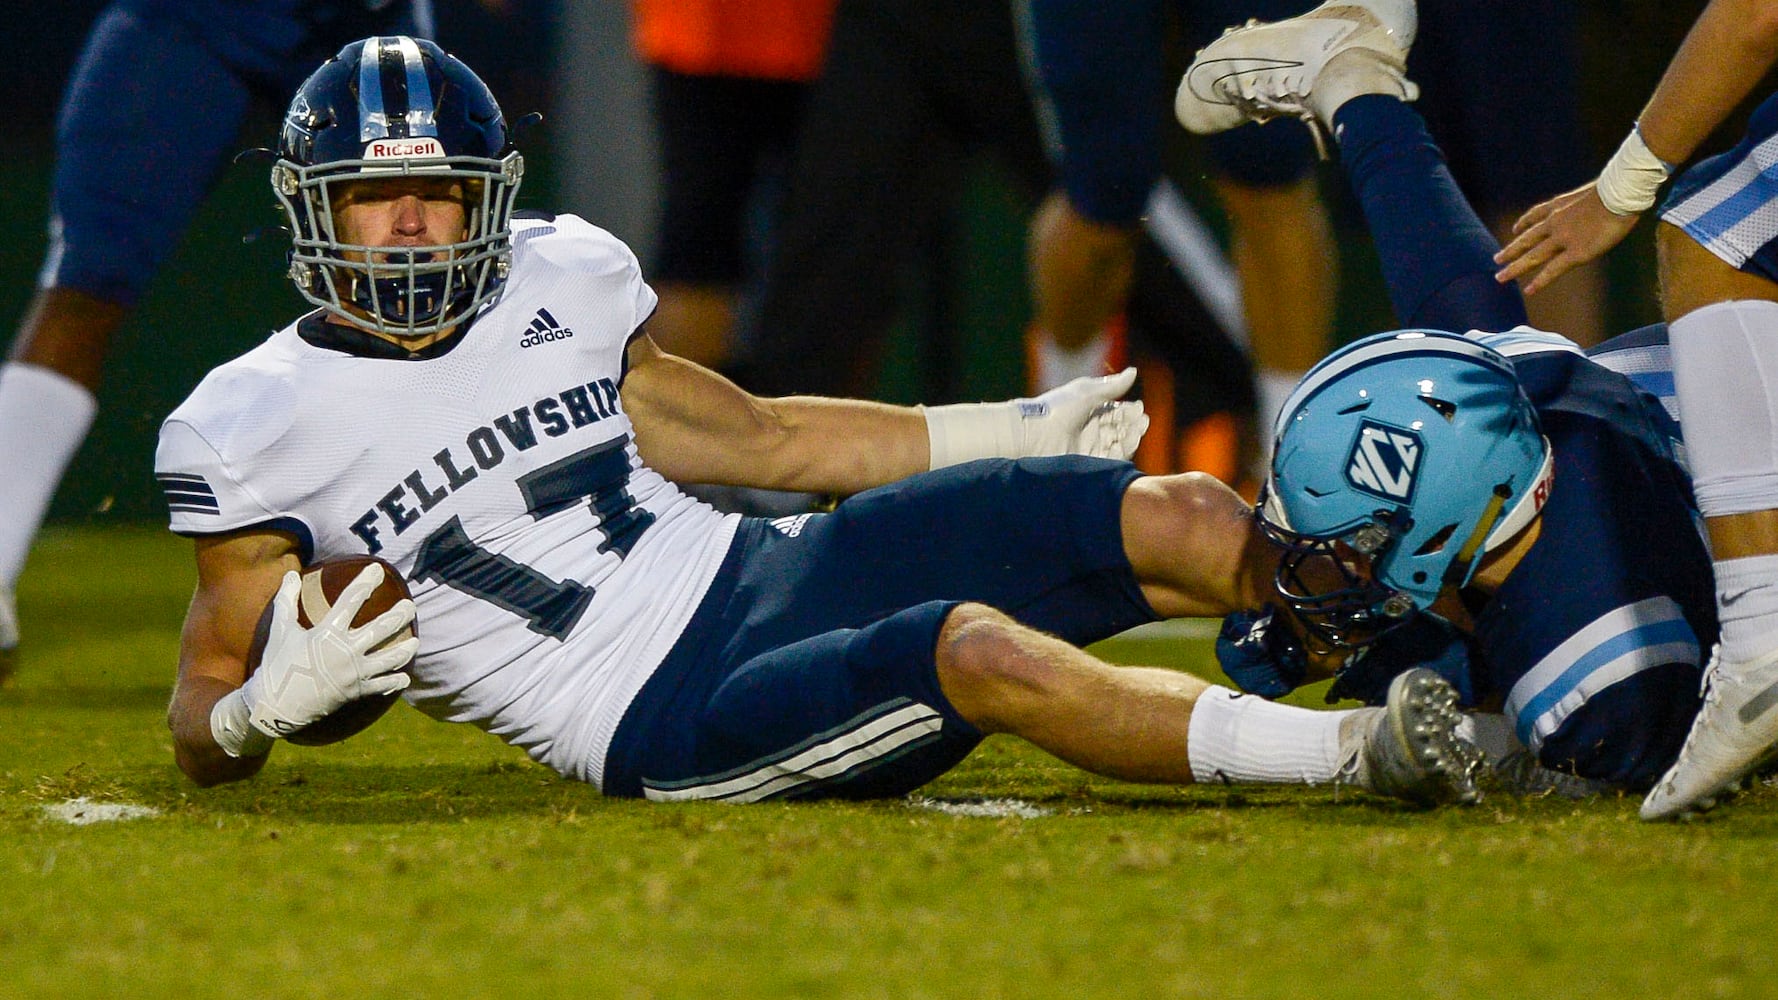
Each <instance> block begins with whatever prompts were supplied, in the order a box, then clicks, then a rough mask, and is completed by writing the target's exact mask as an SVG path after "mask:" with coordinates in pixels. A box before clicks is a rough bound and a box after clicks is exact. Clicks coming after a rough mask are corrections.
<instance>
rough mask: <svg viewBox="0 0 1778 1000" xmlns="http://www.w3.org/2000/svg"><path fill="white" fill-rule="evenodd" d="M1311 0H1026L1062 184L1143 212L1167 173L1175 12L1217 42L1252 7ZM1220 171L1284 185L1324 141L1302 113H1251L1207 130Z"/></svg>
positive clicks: (1200, 35) (1091, 209)
mask: <svg viewBox="0 0 1778 1000" xmlns="http://www.w3.org/2000/svg"><path fill="white" fill-rule="evenodd" d="M1313 6H1314V3H1313V0H1214V2H1191V3H1185V2H1181V0H1119V2H1117V3H1106V2H1104V0H1026V4H1025V9H1024V10H1023V11H1022V15H1023V16H1024V18H1025V21H1026V25H1027V28H1028V32H1029V35H1030V47H1031V49H1032V58H1033V60H1034V61H1035V63H1036V65H1035V67H1034V72H1035V75H1036V76H1037V78H1038V81H1039V82H1040V83H1041V84H1042V86H1041V87H1040V88H1038V92H1039V94H1040V106H1041V107H1040V117H1041V118H1042V120H1043V122H1044V125H1045V126H1046V130H1047V131H1048V136H1047V138H1048V140H1049V142H1050V144H1051V147H1052V154H1053V158H1054V159H1055V160H1056V161H1057V163H1058V164H1059V165H1060V169H1061V174H1062V186H1063V188H1064V189H1065V190H1067V192H1068V197H1069V200H1070V201H1071V202H1073V204H1074V205H1075V207H1076V208H1078V209H1080V211H1081V213H1082V214H1083V215H1085V216H1087V217H1088V218H1090V219H1093V220H1095V221H1097V222H1105V223H1132V222H1135V221H1136V220H1137V219H1139V218H1141V216H1142V211H1143V207H1144V206H1145V205H1146V204H1147V203H1148V193H1149V191H1150V189H1152V188H1153V187H1154V184H1155V181H1156V180H1157V179H1158V178H1159V177H1160V176H1161V153H1162V147H1163V141H1164V134H1165V133H1164V132H1163V129H1164V128H1170V127H1174V126H1173V116H1172V112H1171V108H1172V100H1173V88H1174V87H1176V86H1177V85H1178V83H1179V79H1178V76H1177V74H1176V73H1174V72H1172V71H1171V70H1170V68H1169V62H1168V45H1167V38H1168V29H1169V23H1168V21H1169V17H1170V16H1174V17H1175V21H1176V24H1175V27H1176V28H1177V30H1178V31H1180V32H1182V33H1183V34H1184V36H1185V37H1184V39H1183V40H1184V42H1185V43H1186V47H1185V51H1188V52H1189V51H1192V50H1194V49H1197V48H1199V47H1201V46H1203V45H1205V44H1208V43H1209V42H1210V41H1211V40H1212V39H1214V38H1215V37H1216V35H1217V34H1218V33H1220V32H1221V31H1222V30H1223V29H1224V28H1226V27H1227V26H1229V25H1231V24H1240V23H1242V22H1244V21H1246V20H1247V19H1248V18H1250V17H1257V18H1259V19H1261V20H1266V21H1275V20H1279V19H1281V18H1286V17H1292V16H1295V15H1297V14H1301V13H1303V12H1304V11H1306V10H1308V9H1309V8H1310V7H1313ZM1205 142H1206V148H1207V150H1208V152H1209V156H1210V159H1211V161H1212V162H1213V163H1214V164H1215V166H1216V169H1217V170H1218V172H1219V173H1221V174H1223V175H1224V176H1227V177H1229V178H1232V179H1233V180H1236V181H1239V182H1241V183H1243V184H1245V185H1247V186H1249V187H1275V186H1281V185H1285V184H1289V183H1291V182H1293V181H1296V180H1297V179H1299V178H1301V177H1303V176H1305V175H1306V174H1308V173H1309V171H1310V170H1311V169H1313V167H1314V165H1315V146H1314V141H1313V139H1312V138H1311V137H1310V135H1309V131H1308V129H1307V128H1305V127H1304V126H1303V124H1302V123H1301V122H1296V121H1283V122H1274V123H1272V124H1269V125H1266V126H1263V127H1262V126H1258V125H1245V126H1242V127H1240V128H1237V129H1233V130H1231V131H1229V132H1224V133H1221V134H1218V135H1214V136H1210V137H1209V138H1208V139H1206V140H1205Z"/></svg>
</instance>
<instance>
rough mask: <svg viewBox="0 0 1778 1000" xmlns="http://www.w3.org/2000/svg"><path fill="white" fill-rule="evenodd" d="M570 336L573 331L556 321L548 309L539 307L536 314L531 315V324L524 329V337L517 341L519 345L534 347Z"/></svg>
mask: <svg viewBox="0 0 1778 1000" xmlns="http://www.w3.org/2000/svg"><path fill="white" fill-rule="evenodd" d="M572 336H574V331H573V330H570V329H568V328H567V327H565V326H563V325H562V324H560V323H558V322H556V318H555V317H554V316H551V315H550V314H549V310H548V309H539V310H537V315H535V316H533V317H531V325H530V326H529V327H528V328H527V329H526V332H525V339H524V340H521V341H519V346H520V347H536V346H537V345H538V344H547V343H549V342H550V341H552V340H567V339H568V338H569V337H572Z"/></svg>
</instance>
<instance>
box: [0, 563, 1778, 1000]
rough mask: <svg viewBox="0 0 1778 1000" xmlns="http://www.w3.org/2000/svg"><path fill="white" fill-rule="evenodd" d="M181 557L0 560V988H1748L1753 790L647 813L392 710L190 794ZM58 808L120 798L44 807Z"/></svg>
mask: <svg viewBox="0 0 1778 1000" xmlns="http://www.w3.org/2000/svg"><path fill="white" fill-rule="evenodd" d="M188 561H189V559H188V555H187V551H186V546H185V544H184V543H183V542H181V541H179V540H177V539H173V538H171V537H170V536H165V535H163V534H161V533H158V532H155V531H152V530H147V529H144V530H141V531H109V532H99V531H97V530H85V529H83V530H70V529H62V530H57V531H52V532H50V533H49V534H47V535H46V536H45V537H44V539H43V540H42V542H41V544H40V545H39V547H38V549H37V550H36V551H35V553H34V554H33V557H32V563H31V565H30V567H29V570H28V573H27V577H26V581H25V584H26V585H25V589H24V590H23V591H22V592H21V594H20V604H21V613H22V616H23V618H24V620H25V624H26V637H27V643H28V648H27V650H26V655H25V658H24V659H23V662H22V668H21V675H20V677H19V678H18V680H17V682H16V683H15V684H14V685H13V686H12V687H11V688H9V689H6V690H5V691H3V692H0V830H3V835H4V838H5V842H6V846H5V848H4V849H3V850H0V997H84V996H94V997H98V996H104V997H119V996H121V997H174V996H179V997H230V998H240V997H294V998H304V997H381V996H388V997H455V996H542V997H551V996H569V995H574V996H586V997H884V998H902V997H1009V998H1010V997H1145V998H1146V997H1309V996H1313V997H1395V996H1412V997H1419V996H1428V997H1518V996H1544V995H1548V996H1552V997H1679V996H1685V997H1719V996H1720V997H1769V996H1775V995H1778V957H1775V956H1778V947H1775V946H1774V943H1773V935H1772V930H1771V929H1772V926H1773V922H1774V916H1775V915H1778V851H1775V850H1774V848H1775V847H1778V792H1775V791H1773V790H1771V789H1766V788H1760V789H1758V790H1756V791H1754V792H1752V793H1749V794H1748V795H1746V796H1744V797H1743V798H1742V799H1740V800H1739V801H1738V802H1736V803H1735V804H1734V805H1733V806H1732V807H1729V808H1725V809H1723V810H1719V811H1718V812H1717V813H1715V814H1712V815H1711V816H1709V817H1707V818H1705V819H1703V820H1701V821H1698V822H1694V823H1690V824H1685V825H1680V826H1658V827H1657V826H1649V825H1645V824H1641V823H1639V822H1637V820H1636V818H1635V802H1634V801H1633V800H1631V799H1610V800H1605V801H1595V802H1589V803H1583V804H1572V803H1566V802H1554V801H1518V800H1512V799H1507V798H1503V797H1500V796H1494V797H1491V798H1489V799H1488V800H1487V801H1485V802H1484V803H1483V804H1482V805H1481V806H1479V807H1477V808H1473V809H1466V810H1456V809H1447V810H1442V811H1438V812H1433V813H1424V814H1416V813H1411V812H1406V811H1403V810H1401V809H1399V808H1397V807H1396V806H1395V805H1393V804H1392V803H1389V802H1385V801H1382V800H1378V799H1373V798H1370V797H1368V796H1365V795H1362V794H1357V793H1353V792H1350V791H1346V792H1335V791H1332V790H1320V789H1309V790H1233V789H1226V788H1215V789H1184V790H1181V789H1155V788H1142V787H1136V786H1130V785H1123V784H1118V783H1115V782H1107V781H1100V780H1097V779H1094V778H1091V777H1090V776H1087V775H1084V774H1082V773H1081V772H1079V771H1076V770H1073V769H1072V768H1069V767H1067V766H1065V765H1063V764H1060V763H1058V762H1056V761H1054V760H1053V759H1050V758H1048V757H1046V756H1045V755H1043V754H1041V753H1039V752H1037V751H1035V750H1032V749H1031V748H1030V747H1028V746H1026V745H1023V744H1021V743H1018V742H1017V741H1013V740H1001V739H998V738H997V739H994V740H990V741H989V742H988V743H987V744H986V745H984V746H983V748H982V749H981V750H980V751H978V753H977V754H976V755H975V756H974V757H972V758H971V759H970V760H969V761H967V762H965V764H964V765H963V766H962V767H961V768H959V769H958V770H956V771H955V772H953V773H952V774H950V775H948V776H947V777H946V778H944V779H943V780H942V781H941V782H940V783H938V784H936V785H934V786H932V787H931V788H929V789H928V790H927V794H926V797H925V798H924V799H921V800H915V801H912V802H884V803H879V804H873V805H837V804H833V805H819V804H818V805H762V806H712V805H689V806H660V805H646V804H638V803H632V802H617V801H612V802H607V801H605V800H603V799H601V798H600V796H599V795H598V794H597V793H595V792H594V791H593V790H592V789H590V788H588V787H585V786H581V785H577V784H574V783H570V782H567V781H563V780H560V779H557V778H556V777H555V776H553V775H552V774H550V773H548V772H546V771H544V770H543V769H542V768H539V767H537V766H535V765H532V764H531V763H529V762H528V761H527V760H526V759H525V758H524V756H523V755H522V754H520V753H518V752H516V751H512V750H510V749H508V748H507V747H504V746H502V745H501V744H499V743H498V742H496V741H495V740H493V739H492V738H490V737H487V736H485V735H483V734H481V733H480V732H477V731H475V730H473V729H471V728H469V727H463V726H443V725H439V724H436V723H433V722H431V721H429V720H427V719H425V718H423V717H422V716H420V715H419V714H418V713H416V712H414V711H412V710H411V709H408V708H407V707H405V706H401V707H398V708H397V709H396V710H395V711H394V712H392V713H391V714H390V715H389V716H388V717H387V718H386V719H384V720H383V721H382V722H380V723H379V724H378V725H376V726H375V727H373V728H372V729H370V730H369V731H368V732H366V733H364V734H363V735H361V736H359V737H356V738H354V739H352V740H350V741H347V742H345V743H343V744H340V745H338V746H335V747H331V748H322V749H304V748H300V747H280V748H279V749H278V750H277V751H276V753H275V754H274V756H273V759H272V761H271V763H270V764H269V765H268V766H267V767H266V769H265V771H264V773H263V774H261V776H260V777H259V778H258V779H257V780H255V781H252V782H249V783H247V784H244V785H238V786H233V787H226V788H220V789H214V790H201V789H198V788H195V787H193V786H191V785H189V784H187V783H186V782H185V781H184V779H183V778H182V777H181V776H180V775H179V774H178V772H177V771H176V770H175V769H174V767H173V764H172V758H171V745H170V740H169V737H168V735H167V732H166V729H165V725H164V722H163V711H164V708H165V702H166V696H167V691H168V687H169V683H170V678H171V673H172V663H173V660H174V655H175V649H176V647H177V641H178V635H177V629H178V624H179V620H180V617H181V614H182V611H183V607H184V603H185V600H186V598H187V597H188V595H189V593H190V587H191V582H190V581H191V574H190V570H189V568H188ZM1100 649H1101V651H1102V652H1104V653H1105V654H1106V655H1107V656H1109V657H1112V658H1114V659H1118V660H1121V661H1128V662H1159V663H1167V664H1172V665H1178V666H1182V667H1186V668H1188V669H1189V668H1196V669H1203V663H1204V660H1205V657H1206V656H1207V652H1208V651H1207V649H1206V648H1205V647H1204V644H1203V643H1201V642H1191V641H1181V640H1150V639H1141V640H1122V641H1114V642H1110V643H1106V644H1104V645H1103V646H1102V647H1100ZM80 800H84V802H80ZM1000 800H1014V801H1013V802H1012V803H1007V802H1003V801H1000ZM70 801H76V802H77V803H79V804H77V805H76V806H74V807H66V806H65V804H66V803H68V802H70ZM95 804H109V805H113V806H115V805H124V804H127V805H135V806H141V807H147V808H150V809H153V810H155V811H156V813H155V814H154V815H151V816H144V817H141V818H135V819H129V820H122V821H115V822H96V823H89V824H85V825H79V824H75V823H70V822H68V821H67V820H66V819H61V818H57V817H56V815H54V814H52V810H54V809H56V808H57V807H62V811H63V812H64V813H67V812H77V813H81V814H82V816H81V817H77V818H90V817H91V816H92V815H94V814H95V813H97V812H99V811H100V810H99V809H97V808H96V807H95ZM969 812H988V813H991V815H985V816H984V815H969V814H967V813H969ZM959 813H962V814H959Z"/></svg>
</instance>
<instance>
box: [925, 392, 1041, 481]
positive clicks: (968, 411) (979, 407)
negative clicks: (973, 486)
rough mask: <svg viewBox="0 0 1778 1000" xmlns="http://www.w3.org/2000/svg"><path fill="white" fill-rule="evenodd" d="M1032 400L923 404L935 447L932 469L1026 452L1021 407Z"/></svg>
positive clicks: (933, 446) (932, 445)
mask: <svg viewBox="0 0 1778 1000" xmlns="http://www.w3.org/2000/svg"><path fill="white" fill-rule="evenodd" d="M1031 402H1032V401H1031V400H1028V399H1015V400H1011V401H1009V402H1002V403H952V404H951V405H949V406H923V407H921V408H920V409H921V410H922V411H923V412H924V413H925V414H926V440H927V444H928V445H929V446H930V448H931V450H932V461H931V464H930V465H929V468H933V469H942V468H944V467H946V466H948V465H958V464H960V463H963V462H972V461H974V460H976V459H978V458H998V457H1016V456H1018V455H1021V454H1023V452H1022V451H1021V449H1020V446H1021V444H1022V442H1023V438H1024V435H1023V434H1021V433H1020V422H1021V420H1022V414H1021V413H1020V410H1019V407H1020V405H1022V404H1030V403H1031Z"/></svg>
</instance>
